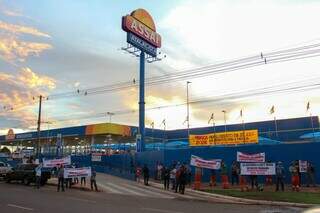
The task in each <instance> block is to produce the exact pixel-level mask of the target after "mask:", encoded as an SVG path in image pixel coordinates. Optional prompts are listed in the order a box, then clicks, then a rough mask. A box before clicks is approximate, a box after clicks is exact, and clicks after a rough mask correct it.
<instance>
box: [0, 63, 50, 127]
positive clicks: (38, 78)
mask: <svg viewBox="0 0 320 213" xmlns="http://www.w3.org/2000/svg"><path fill="white" fill-rule="evenodd" d="M55 86H56V81H55V80H54V79H52V78H51V77H49V76H45V75H39V74H37V73H35V72H34V71H32V70H31V69H30V68H27V67H25V68H22V69H21V70H20V71H19V72H17V73H16V74H8V73H4V72H0V100H1V105H0V106H1V109H0V117H1V119H2V120H4V122H3V123H2V124H1V126H0V128H1V127H3V128H5V127H8V125H11V126H12V125H16V126H19V127H21V128H28V127H29V126H31V125H34V124H35V122H36V119H37V116H36V113H37V110H35V108H36V107H37V100H34V99H33V97H37V96H39V95H40V94H42V95H47V93H48V91H50V90H52V89H54V88H55ZM3 125H6V126H3ZM9 127H10V126H9Z"/></svg>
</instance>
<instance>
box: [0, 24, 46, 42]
mask: <svg viewBox="0 0 320 213" xmlns="http://www.w3.org/2000/svg"><path fill="white" fill-rule="evenodd" d="M0 30H5V31H8V32H10V33H13V34H29V35H33V36H41V37H47V38H50V35H48V34H47V33H43V32H41V31H39V30H38V29H36V28H33V27H27V26H22V25H16V24H10V23H6V22H3V21H0Z"/></svg>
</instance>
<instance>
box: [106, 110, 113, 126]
mask: <svg viewBox="0 0 320 213" xmlns="http://www.w3.org/2000/svg"><path fill="white" fill-rule="evenodd" d="M108 115H109V123H111V117H112V116H113V115H114V113H112V112H107V116H108Z"/></svg>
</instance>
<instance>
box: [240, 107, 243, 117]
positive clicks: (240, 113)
mask: <svg viewBox="0 0 320 213" xmlns="http://www.w3.org/2000/svg"><path fill="white" fill-rule="evenodd" d="M242 113H243V112H242V109H241V110H240V117H241V118H242V115H243V114H242Z"/></svg>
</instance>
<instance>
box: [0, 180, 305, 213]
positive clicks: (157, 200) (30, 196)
mask: <svg viewBox="0 0 320 213" xmlns="http://www.w3.org/2000/svg"><path fill="white" fill-rule="evenodd" d="M98 181H99V188H100V189H101V190H102V192H92V191H87V190H80V189H70V190H67V191H65V192H56V187H55V186H45V187H43V188H41V189H39V190H37V189H35V188H34V187H32V186H24V185H21V184H14V183H13V184H7V183H4V182H0V212H1V213H21V212H30V213H33V212H39V213H64V212H66V213H69V212H70V213H78V212H79V213H91V212H92V213H93V212H94V213H99V212H104V213H105V212H110V213H118V212H119V213H134V212H139V213H195V212H199V213H206V212H210V213H212V212H217V213H220V212H223V213H224V212H225V213H228V212H236V213H242V212H243V213H250V212H258V213H259V212H260V213H275V212H299V211H298V210H297V209H293V208H278V207H270V206H254V205H241V204H226V203H219V202H217V203H216V202H205V201H199V200H195V199H193V197H192V195H183V196H182V195H181V196H180V195H177V194H175V193H172V192H166V191H164V190H161V189H155V188H152V187H143V186H141V185H139V184H137V183H134V182H131V181H126V180H123V179H119V178H114V177H110V176H101V175H100V176H99V177H98Z"/></svg>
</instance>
